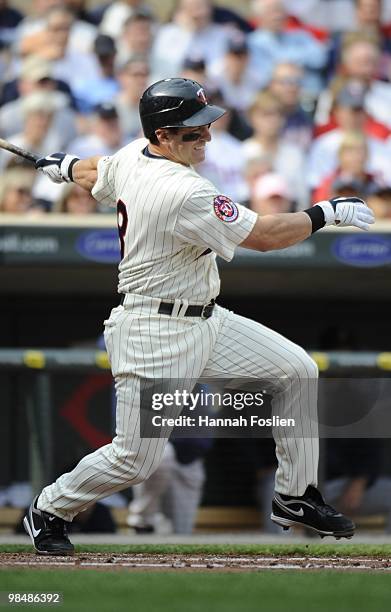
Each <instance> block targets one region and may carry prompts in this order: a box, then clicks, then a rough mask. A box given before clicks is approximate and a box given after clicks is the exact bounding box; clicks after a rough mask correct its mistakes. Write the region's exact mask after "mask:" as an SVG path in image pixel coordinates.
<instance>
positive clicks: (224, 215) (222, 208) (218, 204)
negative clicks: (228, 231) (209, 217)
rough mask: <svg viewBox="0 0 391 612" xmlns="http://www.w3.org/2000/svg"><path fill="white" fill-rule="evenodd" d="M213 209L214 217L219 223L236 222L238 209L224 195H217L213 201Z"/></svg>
mask: <svg viewBox="0 0 391 612" xmlns="http://www.w3.org/2000/svg"><path fill="white" fill-rule="evenodd" d="M213 208H214V211H215V213H216V216H217V217H218V218H219V219H220V220H221V221H226V222H227V223H232V221H236V219H237V218H238V216H239V210H238V207H237V206H236V204H234V203H233V202H232V200H230V198H227V196H225V195H218V196H216V197H215V199H214V200H213Z"/></svg>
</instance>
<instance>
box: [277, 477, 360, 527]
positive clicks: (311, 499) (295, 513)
mask: <svg viewBox="0 0 391 612" xmlns="http://www.w3.org/2000/svg"><path fill="white" fill-rule="evenodd" d="M272 508H273V512H272V514H271V515H270V518H271V520H272V521H273V522H274V523H276V524H277V525H280V526H281V527H282V528H283V529H287V528H288V529H289V527H293V526H295V525H298V526H300V527H306V528H307V529H312V530H313V531H315V532H316V533H317V534H318V535H320V537H321V538H324V537H325V536H334V537H335V538H337V539H339V538H351V537H352V536H353V534H354V530H355V528H356V526H355V524H354V523H353V521H351V520H350V519H349V518H348V517H346V516H344V515H343V514H341V513H340V512H337V510H335V509H334V508H333V507H332V506H329V505H328V504H326V503H325V501H324V499H323V497H322V495H321V493H320V492H319V491H318V489H316V488H315V487H313V486H312V485H309V486H308V487H307V489H306V491H305V493H304V495H302V496H301V497H293V496H289V495H282V494H281V493H275V495H274V498H273V502H272Z"/></svg>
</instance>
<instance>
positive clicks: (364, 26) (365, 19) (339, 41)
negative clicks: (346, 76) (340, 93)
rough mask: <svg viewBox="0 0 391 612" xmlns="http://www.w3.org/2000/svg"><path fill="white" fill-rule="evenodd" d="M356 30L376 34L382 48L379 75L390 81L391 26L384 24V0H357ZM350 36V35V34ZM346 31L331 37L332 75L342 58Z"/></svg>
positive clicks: (380, 77)
mask: <svg viewBox="0 0 391 612" xmlns="http://www.w3.org/2000/svg"><path fill="white" fill-rule="evenodd" d="M353 4H354V7H355V26H354V31H355V32H357V33H358V34H361V35H367V34H369V35H371V36H374V37H375V38H376V39H377V41H378V43H379V45H380V50H381V57H380V62H379V65H378V72H377V77H378V78H379V79H382V80H386V81H389V80H390V78H391V42H390V34H391V26H390V24H387V25H386V24H382V22H381V16H382V15H381V14H382V5H383V2H382V0H356V1H355V2H353ZM348 36H349V35H348ZM345 39H346V33H343V32H336V33H334V35H333V37H332V39H331V48H330V57H329V64H328V71H329V73H330V74H331V75H332V74H333V73H334V72H335V71H336V69H337V66H338V64H339V63H340V60H341V49H342V48H343V46H344V40H345Z"/></svg>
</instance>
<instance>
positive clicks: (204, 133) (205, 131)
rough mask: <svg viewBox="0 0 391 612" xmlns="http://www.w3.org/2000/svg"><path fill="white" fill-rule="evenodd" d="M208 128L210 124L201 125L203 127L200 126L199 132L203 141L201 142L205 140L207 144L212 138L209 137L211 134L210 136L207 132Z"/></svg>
mask: <svg viewBox="0 0 391 612" xmlns="http://www.w3.org/2000/svg"><path fill="white" fill-rule="evenodd" d="M209 128H210V124H209V125H203V126H202V132H201V134H202V139H203V140H206V142H209V141H210V139H211V138H212V136H211V134H210V131H209Z"/></svg>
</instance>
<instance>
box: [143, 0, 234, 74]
mask: <svg viewBox="0 0 391 612" xmlns="http://www.w3.org/2000/svg"><path fill="white" fill-rule="evenodd" d="M228 40H229V31H228V30H227V29H226V28H224V27H223V26H220V25H217V24H215V23H213V21H212V3H211V1H210V0H178V4H177V6H176V10H175V12H174V16H173V20H172V22H170V23H167V24H165V25H163V26H162V27H161V28H160V30H159V31H158V33H157V35H156V38H155V41H154V44H153V48H152V73H153V75H154V79H156V80H157V79H159V78H161V79H164V78H167V77H172V76H178V75H179V74H180V73H181V71H182V68H183V62H184V59H185V58H186V57H189V56H190V57H191V56H196V57H202V58H204V60H205V62H206V64H207V66H208V65H209V64H211V63H212V62H214V61H216V60H218V59H219V58H220V57H222V56H223V54H224V52H225V49H226V46H227V43H228Z"/></svg>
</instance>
